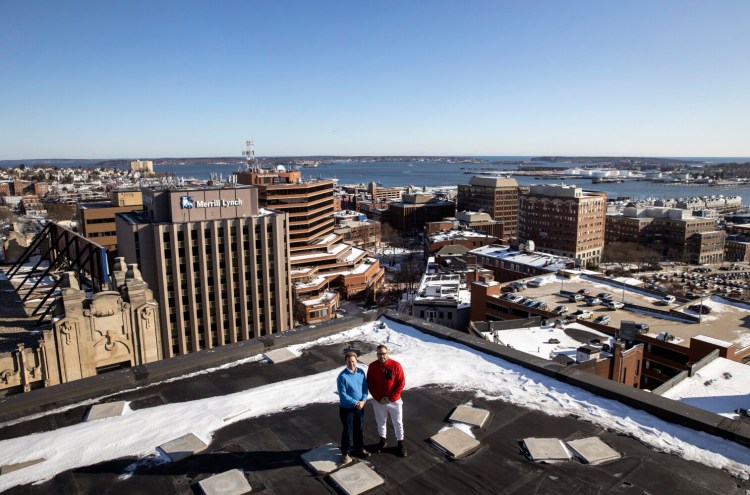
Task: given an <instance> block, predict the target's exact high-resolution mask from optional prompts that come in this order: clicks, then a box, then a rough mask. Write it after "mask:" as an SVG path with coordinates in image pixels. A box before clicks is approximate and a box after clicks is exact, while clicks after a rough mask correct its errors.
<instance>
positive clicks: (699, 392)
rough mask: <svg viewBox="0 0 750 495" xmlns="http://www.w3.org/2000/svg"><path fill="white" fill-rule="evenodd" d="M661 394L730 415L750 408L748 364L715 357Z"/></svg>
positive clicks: (749, 372) (730, 416)
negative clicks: (738, 410)
mask: <svg viewBox="0 0 750 495" xmlns="http://www.w3.org/2000/svg"><path fill="white" fill-rule="evenodd" d="M662 395H663V396H664V397H668V398H670V399H674V400H679V401H680V402H684V403H685V404H690V405H692V406H695V407H699V408H701V409H706V410H708V411H711V412H715V413H716V414H721V415H722V416H726V417H729V418H733V417H735V416H736V413H735V411H736V410H737V409H740V408H742V409H748V408H750V366H748V365H746V364H742V363H737V362H735V361H731V360H729V359H725V358H721V357H718V358H716V359H714V360H713V361H711V362H710V363H708V364H707V365H706V366H703V367H702V368H700V369H698V371H696V372H695V373H694V374H693V376H690V377H687V378H685V379H683V380H682V381H680V382H679V383H678V384H677V385H675V386H674V387H672V388H670V389H669V390H667V391H666V392H664V393H663V394H662Z"/></svg>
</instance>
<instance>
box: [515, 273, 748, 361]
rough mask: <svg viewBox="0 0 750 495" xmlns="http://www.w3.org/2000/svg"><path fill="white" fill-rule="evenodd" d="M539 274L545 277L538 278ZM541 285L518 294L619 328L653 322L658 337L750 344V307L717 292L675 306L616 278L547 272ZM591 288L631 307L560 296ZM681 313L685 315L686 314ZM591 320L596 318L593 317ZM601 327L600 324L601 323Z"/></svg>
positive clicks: (651, 329) (651, 331) (651, 330)
mask: <svg viewBox="0 0 750 495" xmlns="http://www.w3.org/2000/svg"><path fill="white" fill-rule="evenodd" d="M535 278H540V277H535ZM541 278H543V280H544V281H543V283H542V285H541V286H540V287H529V288H527V289H524V290H522V291H521V292H519V294H520V295H522V296H523V297H526V298H532V299H535V300H537V301H543V302H545V303H546V304H547V306H548V308H549V310H552V309H553V308H555V307H556V306H559V305H565V306H568V308H569V309H570V311H569V313H568V314H571V313H573V312H574V311H576V310H578V309H587V310H589V311H592V312H593V313H594V316H593V318H596V317H597V316H600V315H608V316H610V317H611V319H612V320H611V322H610V324H609V326H610V327H611V328H619V327H620V324H621V322H622V321H635V322H637V323H645V324H647V325H648V326H649V331H648V335H650V336H652V337H658V336H659V335H660V334H661V335H663V334H664V333H668V334H670V335H672V336H674V337H675V339H674V340H673V341H672V343H673V344H677V345H683V346H689V345H690V339H691V338H692V337H696V336H698V335H705V336H709V337H713V338H715V339H719V340H723V341H726V342H732V343H735V344H737V346H738V347H739V348H743V347H746V346H748V345H750V305H748V304H742V303H739V302H735V301H732V300H730V299H726V298H724V297H721V296H717V295H712V296H706V297H705V298H703V299H701V298H697V299H695V300H690V301H684V300H683V301H679V300H678V301H677V302H675V303H674V304H671V305H664V304H662V303H660V297H661V296H658V295H655V294H653V293H651V292H649V291H647V290H646V289H644V288H641V287H639V286H636V285H622V284H618V283H617V280H615V279H611V278H605V277H597V276H592V275H581V276H579V277H573V278H562V277H560V276H558V275H547V276H544V277H541ZM583 289H586V290H588V291H589V292H590V293H591V295H592V296H596V295H597V294H599V293H601V292H608V293H610V294H612V296H613V300H615V301H622V302H625V303H626V307H624V308H622V309H618V310H611V309H608V308H606V307H605V306H602V305H601V304H596V305H593V306H589V305H587V303H586V301H583V300H582V301H578V302H573V301H570V300H569V299H568V298H567V297H564V296H563V295H561V291H566V292H578V291H580V290H583ZM700 303H703V304H704V305H706V306H708V307H710V308H711V313H710V314H708V315H703V316H702V317H700V318H699V315H698V314H697V313H696V312H694V311H691V310H689V309H688V307H689V306H690V305H692V304H700ZM681 315H682V316H681ZM593 318H592V319H593ZM598 328H601V327H598Z"/></svg>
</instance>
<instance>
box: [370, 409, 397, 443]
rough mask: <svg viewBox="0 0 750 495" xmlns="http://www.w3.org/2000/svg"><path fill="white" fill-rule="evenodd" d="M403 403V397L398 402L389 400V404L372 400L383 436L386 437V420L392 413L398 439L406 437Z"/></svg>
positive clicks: (392, 421)
mask: <svg viewBox="0 0 750 495" xmlns="http://www.w3.org/2000/svg"><path fill="white" fill-rule="evenodd" d="M403 403H404V401H403V400H401V399H399V400H398V401H396V402H389V403H388V404H381V403H380V402H378V401H376V400H373V401H372V409H373V412H374V413H375V423H377V425H378V435H380V436H381V437H382V438H386V432H387V428H386V421H387V420H388V415H389V414H390V415H391V423H393V429H394V430H395V431H396V440H398V441H401V440H403V439H404V422H403V421H402V419H401V412H402V411H401V410H402V407H401V406H402V405H403Z"/></svg>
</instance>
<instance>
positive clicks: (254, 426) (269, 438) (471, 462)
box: [0, 320, 750, 495]
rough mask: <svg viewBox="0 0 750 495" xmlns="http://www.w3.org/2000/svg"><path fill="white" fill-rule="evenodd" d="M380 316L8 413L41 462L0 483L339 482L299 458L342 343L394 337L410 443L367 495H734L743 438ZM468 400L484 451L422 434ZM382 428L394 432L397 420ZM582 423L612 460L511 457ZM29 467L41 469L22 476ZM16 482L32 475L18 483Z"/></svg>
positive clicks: (2, 443)
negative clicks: (95, 405)
mask: <svg viewBox="0 0 750 495" xmlns="http://www.w3.org/2000/svg"><path fill="white" fill-rule="evenodd" d="M385 324H386V328H381V326H380V323H378V322H376V323H372V324H366V325H363V326H361V327H357V328H355V329H350V330H346V331H343V332H341V333H339V334H336V335H334V336H332V337H327V338H323V339H319V340H318V341H316V342H315V343H314V344H310V345H309V346H306V347H305V346H302V347H301V356H300V357H299V358H297V359H294V360H292V361H287V362H284V363H281V364H277V365H270V364H267V363H264V362H261V361H259V360H258V359H256V357H255V356H249V357H248V359H246V360H245V361H243V362H240V363H239V364H236V365H234V366H222V367H220V368H218V369H215V370H212V371H207V372H202V373H198V374H192V375H189V376H187V377H185V378H184V379H179V380H170V381H167V382H163V383H160V384H155V385H152V386H148V387H143V388H139V389H135V390H131V391H127V392H122V393H118V394H114V395H110V396H108V397H106V400H108V401H114V400H125V401H128V402H129V407H128V408H127V411H126V413H125V414H124V415H123V416H119V417H113V418H106V419H102V420H98V421H95V422H91V423H81V418H82V417H83V415H84V414H85V412H86V410H87V407H88V405H87V404H80V405H78V406H74V407H71V408H69V409H66V410H63V411H59V412H56V413H51V414H46V415H42V416H37V417H34V418H30V419H28V420H25V421H22V422H15V423H13V424H7V423H6V424H2V425H0V465H8V464H10V463H11V462H23V461H27V460H30V458H32V457H37V458H38V457H39V456H41V457H42V458H46V457H49V459H48V460H47V461H44V462H43V463H40V464H35V465H31V466H27V467H24V468H22V469H20V470H19V471H15V472H12V473H9V474H5V475H2V476H0V491H2V490H7V491H6V492H4V493H8V494H48V493H107V494H113V495H114V494H133V493H139V494H151V493H153V494H164V493H177V494H186V495H187V494H190V495H194V494H195V493H197V487H196V484H197V483H198V482H199V481H201V480H204V479H206V478H208V477H209V476H211V475H213V474H216V473H220V472H224V471H227V470H229V469H239V470H241V471H243V472H244V473H245V475H246V477H247V478H248V479H249V481H250V484H251V485H252V489H253V493H269V494H270V493H276V494H286V493H289V494H295V495H299V494H308V493H321V494H330V493H336V491H335V489H334V488H333V486H332V485H331V483H330V481H329V479H328V477H326V476H319V475H316V474H314V473H312V472H311V471H309V470H308V469H307V468H305V467H304V466H303V463H302V461H301V459H300V456H301V455H302V454H303V453H305V452H307V451H309V450H310V449H312V448H315V447H318V446H320V445H324V444H327V443H334V444H338V442H339V439H340V434H341V425H340V423H339V419H338V411H337V407H338V406H337V398H336V395H335V384H334V383H335V377H336V375H337V374H338V372H339V371H340V370H341V369H343V364H342V362H343V355H344V353H345V352H346V351H348V350H355V351H356V352H358V353H361V354H366V353H368V352H372V351H374V350H375V347H376V345H377V343H379V342H388V344H389V348H390V351H391V354H392V356H393V358H394V359H397V360H398V361H400V362H401V363H402V364H403V365H404V368H405V371H406V376H407V390H406V391H405V392H404V394H403V399H404V423H405V431H406V438H407V440H406V446H407V448H408V450H409V456H408V457H406V458H399V457H397V456H396V455H395V451H394V449H393V447H390V448H387V449H386V451H385V452H384V453H381V454H374V455H373V456H372V457H370V459H369V460H368V461H367V462H368V464H369V465H370V466H371V467H372V468H373V469H374V470H375V471H376V472H377V473H378V474H379V475H380V476H382V477H383V478H384V480H385V485H384V486H383V487H381V488H378V489H376V490H374V491H372V492H371V493H377V494H385V493H409V494H414V493H420V494H421V493H460V494H465V493H508V494H524V495H526V494H556V495H557V494H560V493H580V494H594V493H623V494H628V493H652V494H657V493H681V494H685V495H691V494H717V495H718V494H721V495H728V494H743V493H745V490H748V489H750V482H748V480H747V479H740V478H736V477H732V476H731V475H730V474H729V473H728V472H727V471H724V470H722V469H719V468H718V467H719V466H724V467H725V468H726V469H732V470H733V472H735V473H738V472H740V471H741V470H743V469H744V470H745V473H746V472H747V469H746V468H747V466H748V465H750V449H747V448H745V447H742V446H740V445H738V444H735V443H733V442H729V441H726V440H721V439H717V438H715V437H711V436H710V435H706V434H697V432H695V431H693V430H689V429H687V428H684V427H679V426H676V425H672V424H670V423H666V422H664V421H662V420H659V419H657V418H655V417H653V416H650V415H648V414H646V413H644V412H641V411H637V410H635V409H632V408H629V407H626V406H624V405H622V404H620V403H618V402H617V401H612V400H607V399H603V398H600V397H597V396H595V395H592V394H590V393H588V392H585V391H583V390H581V389H577V388H575V387H572V386H569V385H566V384H564V383H561V382H556V381H554V380H551V382H550V383H548V384H546V385H545V383H544V381H545V380H548V379H546V378H545V377H542V376H541V375H538V374H535V373H533V372H529V371H528V370H525V369H524V368H520V367H518V366H514V365H511V364H509V363H507V362H505V361H503V360H500V359H498V358H493V357H491V356H489V355H486V354H483V353H481V352H478V351H472V350H468V349H467V348H466V347H464V346H461V345H458V344H452V343H450V342H448V341H445V340H442V339H439V338H436V337H431V336H427V335H425V334H422V333H420V332H418V331H417V330H415V329H413V328H412V327H407V326H400V325H399V324H396V323H394V322H392V321H390V320H385ZM311 389H314V390H312V391H311ZM316 394H317V395H316ZM466 404H471V405H473V406H474V407H480V408H483V409H486V410H488V411H489V412H490V418H489V420H488V421H487V422H486V423H485V425H484V426H483V427H482V428H478V429H476V428H475V429H473V430H472V433H473V434H474V436H475V437H476V439H477V440H479V442H480V447H479V449H478V450H477V451H475V452H473V453H472V454H470V455H469V456H468V457H466V458H464V459H461V460H457V461H455V460H450V459H448V458H447V457H446V456H445V455H443V454H441V453H440V452H438V451H437V450H436V449H435V448H434V447H432V446H431V445H430V443H429V441H428V439H429V438H430V437H431V436H433V435H435V434H436V433H438V431H440V429H442V428H443V427H445V426H447V425H448V423H447V418H448V417H449V416H450V414H451V413H452V412H453V410H454V408H455V407H457V406H458V405H466ZM365 414H366V417H365V425H366V427H365V443H366V444H367V446H368V447H370V448H372V447H373V445H374V444H375V443H376V442H377V434H376V433H375V427H374V423H373V421H374V420H373V415H372V410H371V406H370V405H368V406H367V408H366V413H365ZM595 418H596V419H595ZM605 418H611V419H612V422H611V423H608V422H607V421H603V420H604V419H605ZM584 419H588V420H584ZM209 425H214V426H216V425H221V426H219V427H216V428H215V429H212V428H214V426H209ZM628 425H630V426H628ZM127 426H130V427H129V428H126V427H127ZM185 430H188V431H193V432H195V434H196V436H198V437H199V438H201V439H202V440H204V441H206V443H208V448H207V449H206V450H205V451H203V452H201V453H198V454H195V455H193V456H191V457H188V458H186V459H184V460H181V461H178V462H171V463H170V462H165V459H164V458H163V457H161V456H159V455H157V454H156V452H155V447H156V446H157V445H161V444H162V443H164V442H163V440H164V439H173V438H177V437H180V436H181V435H182V434H183V433H184V431H185ZM32 434H36V435H35V436H34V437H29V436H28V435H32ZM389 435H390V437H389V441H390V443H391V444H392V445H393V443H394V442H393V441H392V430H391V431H390V433H389ZM592 436H596V437H598V438H600V439H601V440H602V441H603V442H604V443H605V444H606V445H608V446H610V447H611V448H613V449H614V450H615V451H617V452H619V453H621V454H622V457H621V458H620V459H618V460H615V461H612V462H609V463H605V464H602V465H598V466H590V465H584V464H581V463H579V462H577V461H570V462H565V463H561V464H537V463H533V462H530V461H528V460H527V459H526V458H525V457H524V456H523V455H522V454H521V452H520V450H519V446H518V443H517V442H518V441H519V440H522V439H524V438H528V437H539V438H543V437H556V438H559V439H561V440H564V441H569V440H576V439H581V438H586V437H592ZM66 439H67V440H66ZM144 442H145V444H144ZM654 442H656V443H654ZM691 442H693V443H691ZM47 443H49V445H45V444H47ZM657 445H658V446H657ZM670 445H671V447H668V446H670ZM128 449H130V450H128ZM711 449H715V452H711ZM668 450H669V451H671V452H672V453H667V451H668ZM128 451H129V452H131V453H129V454H124V455H122V453H123V452H128ZM24 456H25V458H21V457H24ZM107 456H109V458H107ZM680 456H684V457H691V456H692V457H693V458H694V459H696V460H699V461H700V462H695V461H691V460H687V459H685V458H683V457H680ZM88 459H95V461H94V462H90V461H88ZM63 463H68V465H70V466H71V467H70V468H67V469H64V470H61V471H59V472H57V473H55V472H54V471H53V469H54V466H56V465H57V466H60V465H62V464H63ZM45 469H47V470H49V471H47V475H46V476H45V475H44V473H45ZM40 476H41V477H40ZM34 478H36V479H44V478H49V479H48V480H46V481H43V482H41V483H38V484H29V482H30V481H31V480H33V479H34ZM24 479H25V480H27V481H26V484H23V485H18V486H16V483H18V481H19V480H24Z"/></svg>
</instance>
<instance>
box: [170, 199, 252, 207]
mask: <svg viewBox="0 0 750 495" xmlns="http://www.w3.org/2000/svg"><path fill="white" fill-rule="evenodd" d="M229 206H242V200H241V199H232V200H226V199H214V200H213V201H203V200H201V199H199V200H197V201H196V200H193V197H192V196H180V208H182V209H190V208H227V207H229Z"/></svg>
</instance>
